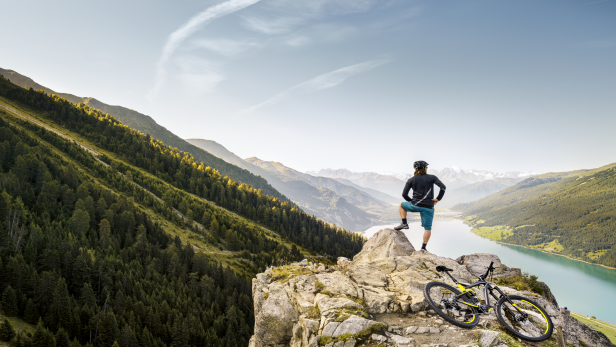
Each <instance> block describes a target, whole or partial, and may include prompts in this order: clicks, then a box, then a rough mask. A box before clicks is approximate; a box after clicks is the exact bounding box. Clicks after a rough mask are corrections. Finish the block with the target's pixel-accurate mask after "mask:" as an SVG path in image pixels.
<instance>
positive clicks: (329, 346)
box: [325, 342, 334, 347]
mask: <svg viewBox="0 0 616 347" xmlns="http://www.w3.org/2000/svg"><path fill="white" fill-rule="evenodd" d="M325 347H334V343H333V342H330V343H328V344H326V345H325Z"/></svg>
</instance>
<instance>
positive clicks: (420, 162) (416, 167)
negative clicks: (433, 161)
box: [413, 160, 429, 170]
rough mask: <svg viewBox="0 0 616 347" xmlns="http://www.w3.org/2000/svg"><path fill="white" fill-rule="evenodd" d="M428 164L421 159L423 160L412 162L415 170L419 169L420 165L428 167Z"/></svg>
mask: <svg viewBox="0 0 616 347" xmlns="http://www.w3.org/2000/svg"><path fill="white" fill-rule="evenodd" d="M428 165H429V164H428V163H426V162H425V161H423V160H418V161H416V162H414V163H413V167H414V168H415V170H419V169H421V168H422V167H428Z"/></svg>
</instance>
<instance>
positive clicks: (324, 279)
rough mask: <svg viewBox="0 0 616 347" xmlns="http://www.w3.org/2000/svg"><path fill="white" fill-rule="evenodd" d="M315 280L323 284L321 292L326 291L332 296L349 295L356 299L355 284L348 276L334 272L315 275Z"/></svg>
mask: <svg viewBox="0 0 616 347" xmlns="http://www.w3.org/2000/svg"><path fill="white" fill-rule="evenodd" d="M316 278H317V280H318V281H319V282H321V284H323V291H328V292H330V293H332V294H334V295H343V294H344V295H349V296H352V297H355V298H356V297H357V289H355V284H354V283H353V282H352V281H351V279H350V278H349V277H348V276H345V275H343V274H342V273H340V272H338V271H336V272H332V273H321V274H317V275H316Z"/></svg>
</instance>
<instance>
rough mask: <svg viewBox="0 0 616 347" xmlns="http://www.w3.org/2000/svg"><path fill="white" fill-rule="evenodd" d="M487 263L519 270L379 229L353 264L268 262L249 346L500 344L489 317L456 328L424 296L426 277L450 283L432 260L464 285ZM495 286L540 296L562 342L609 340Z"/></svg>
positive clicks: (259, 282) (256, 292)
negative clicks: (418, 246)
mask: <svg viewBox="0 0 616 347" xmlns="http://www.w3.org/2000/svg"><path fill="white" fill-rule="evenodd" d="M490 261H494V263H495V266H498V268H497V270H496V275H497V276H509V275H519V274H521V271H520V269H511V268H509V267H507V266H506V265H504V264H502V263H501V262H500V259H499V258H498V257H497V256H495V255H492V254H471V255H467V256H464V257H460V258H458V259H457V260H453V259H449V258H445V257H439V256H436V255H434V254H431V253H427V252H425V251H415V249H414V247H413V245H411V243H410V242H409V241H408V239H407V238H406V236H405V235H404V233H402V232H398V231H395V230H391V229H384V230H381V231H379V232H378V233H377V234H375V235H374V236H373V237H372V238H371V239H369V240H368V242H367V243H366V244H365V246H364V248H363V250H362V251H361V252H360V253H358V254H357V255H356V256H355V257H354V259H353V261H352V262H351V261H350V260H348V259H346V258H340V259H339V260H338V264H337V265H336V266H324V265H322V264H314V263H309V262H308V261H307V260H305V261H303V262H300V263H295V264H291V265H288V266H284V267H278V268H270V269H268V270H267V271H266V272H265V273H262V274H259V275H257V277H256V278H255V279H253V299H254V305H255V329H254V335H253V336H252V338H251V340H250V346H251V347H265V346H272V347H273V346H276V347H283V346H284V347H287V346H291V347H307V346H310V347H317V346H327V347H354V346H376V345H378V344H381V345H382V346H405V347H420V346H421V347H423V346H463V345H467V346H478V345H479V344H481V346H483V347H503V346H506V345H507V344H508V341H509V340H508V339H511V337H510V336H509V335H506V334H505V335H503V334H502V332H499V331H498V329H497V327H498V328H500V323H496V321H495V319H496V317H494V315H487V316H483V317H485V318H482V320H481V321H480V323H481V324H480V325H479V326H478V327H476V328H473V329H471V330H466V329H460V328H458V327H455V326H452V325H449V324H447V323H445V322H444V321H443V320H442V319H441V318H440V317H439V316H437V315H435V313H434V312H433V311H432V310H429V309H428V308H429V307H428V305H427V303H426V301H425V299H424V295H423V289H424V287H425V285H426V284H427V283H428V282H431V281H443V282H450V279H449V278H445V277H443V275H442V274H441V273H438V272H437V271H435V268H436V266H438V265H444V266H446V267H448V268H451V269H453V272H452V273H451V274H452V275H453V276H454V277H456V278H457V279H458V280H460V281H461V282H466V283H470V282H471V281H473V280H474V279H476V276H477V275H478V274H483V273H485V269H486V267H487V266H488V265H489V264H490ZM501 288H502V289H503V291H505V292H506V293H508V294H518V295H527V296H530V297H532V298H533V300H535V301H537V302H539V304H541V305H542V306H543V307H545V308H546V311H547V312H548V314H549V315H550V316H551V318H552V320H553V322H554V323H555V324H557V325H561V326H564V327H565V336H566V338H567V341H568V343H570V344H573V345H576V346H583V343H586V344H588V345H592V346H613V345H611V344H610V343H609V340H607V338H605V336H604V335H602V334H601V333H598V332H596V331H594V330H592V329H590V328H588V327H586V326H585V325H583V324H582V323H579V322H578V321H575V320H574V319H568V318H567V317H566V315H562V314H561V312H560V310H559V308H558V307H557V306H555V305H553V304H552V303H551V301H552V300H546V299H545V298H544V297H541V296H538V295H536V294H534V293H529V292H519V291H517V290H515V289H512V288H507V287H503V286H501ZM479 297H480V298H481V297H482V295H479ZM554 302H555V299H554ZM491 327H492V328H493V329H490V328H491ZM501 331H502V330H501ZM580 341H582V342H580ZM605 341H607V342H605ZM606 343H607V344H606Z"/></svg>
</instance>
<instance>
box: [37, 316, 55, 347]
mask: <svg viewBox="0 0 616 347" xmlns="http://www.w3.org/2000/svg"><path fill="white" fill-rule="evenodd" d="M32 346H33V347H55V346H56V341H55V340H54V337H53V334H52V333H51V331H49V330H47V329H46V328H45V327H44V326H43V321H41V320H39V323H38V324H37V326H36V330H35V331H34V335H32Z"/></svg>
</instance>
